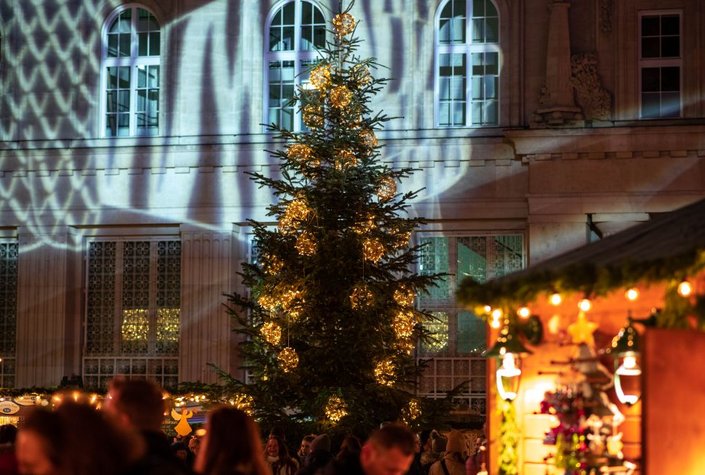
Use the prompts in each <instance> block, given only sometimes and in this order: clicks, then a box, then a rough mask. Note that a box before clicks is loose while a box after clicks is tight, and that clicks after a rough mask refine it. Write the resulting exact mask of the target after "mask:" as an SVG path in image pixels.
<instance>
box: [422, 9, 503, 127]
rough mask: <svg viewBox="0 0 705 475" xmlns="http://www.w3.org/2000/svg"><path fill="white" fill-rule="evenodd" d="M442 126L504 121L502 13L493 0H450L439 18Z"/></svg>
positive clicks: (438, 92)
mask: <svg viewBox="0 0 705 475" xmlns="http://www.w3.org/2000/svg"><path fill="white" fill-rule="evenodd" d="M436 25H437V27H436V65H437V66H436V81H435V83H436V124H437V125H438V126H439V127H480V126H491V125H498V124H499V70H500V63H499V62H500V54H499V51H500V50H499V15H498V13H497V8H496V7H495V5H494V4H493V3H492V1H491V0H446V1H445V2H443V3H442V4H441V6H440V8H439V10H438V15H437V19H436Z"/></svg>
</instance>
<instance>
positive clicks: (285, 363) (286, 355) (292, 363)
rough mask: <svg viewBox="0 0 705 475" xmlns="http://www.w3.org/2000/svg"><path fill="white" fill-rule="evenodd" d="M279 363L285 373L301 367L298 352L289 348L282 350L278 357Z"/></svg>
mask: <svg viewBox="0 0 705 475" xmlns="http://www.w3.org/2000/svg"><path fill="white" fill-rule="evenodd" d="M277 361H279V367H280V368H281V370H282V371H284V372H285V373H289V372H291V371H293V370H294V369H296V367H297V366H299V355H298V354H297V353H296V350H295V349H293V348H291V347H289V346H287V347H286V348H284V349H282V350H281V351H280V352H279V354H278V355H277Z"/></svg>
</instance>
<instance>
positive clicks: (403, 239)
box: [394, 231, 411, 249]
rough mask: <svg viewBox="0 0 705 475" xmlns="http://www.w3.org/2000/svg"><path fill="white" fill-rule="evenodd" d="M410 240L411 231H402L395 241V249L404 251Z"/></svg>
mask: <svg viewBox="0 0 705 475" xmlns="http://www.w3.org/2000/svg"><path fill="white" fill-rule="evenodd" d="M410 240H411V231H400V232H399V233H398V234H397V235H396V239H395V241H394V247H395V248H396V249H402V248H404V247H407V246H408V245H409V241H410Z"/></svg>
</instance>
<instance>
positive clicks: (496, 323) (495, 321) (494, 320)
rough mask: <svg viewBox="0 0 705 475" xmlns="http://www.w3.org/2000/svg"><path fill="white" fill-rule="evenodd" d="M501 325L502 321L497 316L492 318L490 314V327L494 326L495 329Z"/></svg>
mask: <svg viewBox="0 0 705 475" xmlns="http://www.w3.org/2000/svg"><path fill="white" fill-rule="evenodd" d="M501 326H502V321H501V320H500V319H499V318H494V316H492V320H490V327H492V328H494V329H495V330H499V327H501Z"/></svg>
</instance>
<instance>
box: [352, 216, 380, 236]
mask: <svg viewBox="0 0 705 475" xmlns="http://www.w3.org/2000/svg"><path fill="white" fill-rule="evenodd" d="M376 227H377V223H375V217H374V216H373V215H372V214H368V215H367V216H366V217H365V218H364V219H361V220H360V221H358V222H357V223H355V224H354V225H353V227H352V229H353V232H355V234H361V235H362V234H367V233H369V232H370V231H372V230H373V229H375V228H376Z"/></svg>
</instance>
